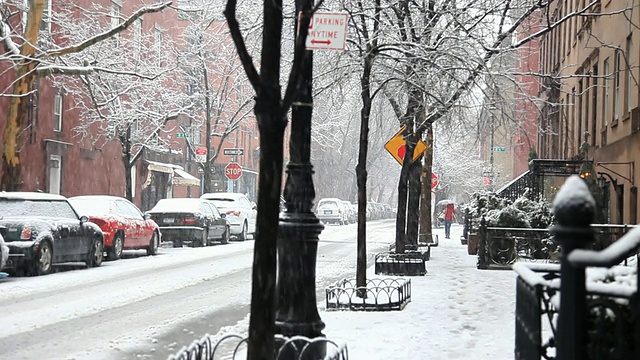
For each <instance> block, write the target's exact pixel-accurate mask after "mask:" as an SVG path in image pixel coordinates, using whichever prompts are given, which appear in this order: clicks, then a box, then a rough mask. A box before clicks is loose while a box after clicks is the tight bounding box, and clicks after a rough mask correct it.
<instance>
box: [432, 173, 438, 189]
mask: <svg viewBox="0 0 640 360" xmlns="http://www.w3.org/2000/svg"><path fill="white" fill-rule="evenodd" d="M436 186H438V175H436V174H434V173H431V190H433V189H435V188H436Z"/></svg>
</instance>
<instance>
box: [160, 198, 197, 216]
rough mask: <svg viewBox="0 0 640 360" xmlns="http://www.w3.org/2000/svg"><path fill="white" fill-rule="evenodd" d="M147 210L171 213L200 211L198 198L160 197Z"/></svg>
mask: <svg viewBox="0 0 640 360" xmlns="http://www.w3.org/2000/svg"><path fill="white" fill-rule="evenodd" d="M149 212H158V213H173V212H192V213H199V212H200V200H199V199H162V200H160V201H158V203H157V204H156V206H154V207H153V209H151V210H149Z"/></svg>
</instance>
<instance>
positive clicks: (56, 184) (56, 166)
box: [49, 155, 62, 195]
mask: <svg viewBox="0 0 640 360" xmlns="http://www.w3.org/2000/svg"><path fill="white" fill-rule="evenodd" d="M61 165H62V158H61V157H60V155H51V156H50V157H49V192H50V193H52V194H58V195H59V194H60V171H61Z"/></svg>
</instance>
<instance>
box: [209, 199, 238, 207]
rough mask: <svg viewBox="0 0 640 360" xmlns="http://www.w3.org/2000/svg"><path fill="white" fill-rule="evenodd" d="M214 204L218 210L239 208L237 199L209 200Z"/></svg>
mask: <svg viewBox="0 0 640 360" xmlns="http://www.w3.org/2000/svg"><path fill="white" fill-rule="evenodd" d="M207 200H209V201H211V202H212V203H214V204H215V205H216V207H217V208H218V209H228V208H231V207H237V203H236V199H229V198H220V199H207Z"/></svg>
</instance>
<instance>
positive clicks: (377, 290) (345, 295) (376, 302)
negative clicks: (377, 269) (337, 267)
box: [326, 278, 411, 311]
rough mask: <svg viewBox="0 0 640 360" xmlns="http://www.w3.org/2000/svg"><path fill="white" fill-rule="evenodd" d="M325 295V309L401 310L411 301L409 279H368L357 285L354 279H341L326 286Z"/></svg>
mask: <svg viewBox="0 0 640 360" xmlns="http://www.w3.org/2000/svg"><path fill="white" fill-rule="evenodd" d="M363 294H364V296H363ZM326 295H327V296H326V309H327V310H354V311H391V310H402V309H404V307H405V306H407V304H408V303H409V302H411V280H410V279H403V278H396V279H391V278H386V279H369V280H367V284H366V286H364V287H358V286H357V285H356V280H355V279H343V280H340V281H338V282H336V283H335V284H334V285H332V286H330V287H328V288H327V289H326Z"/></svg>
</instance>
